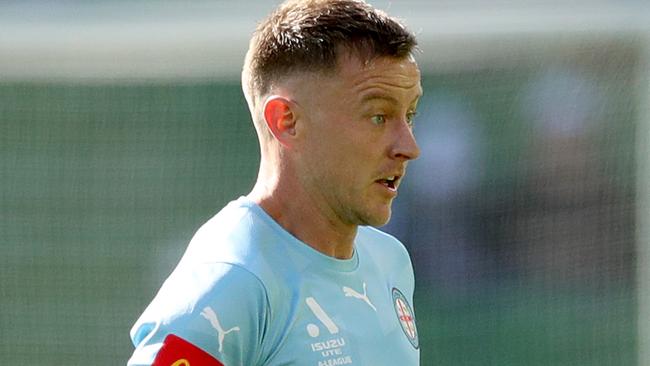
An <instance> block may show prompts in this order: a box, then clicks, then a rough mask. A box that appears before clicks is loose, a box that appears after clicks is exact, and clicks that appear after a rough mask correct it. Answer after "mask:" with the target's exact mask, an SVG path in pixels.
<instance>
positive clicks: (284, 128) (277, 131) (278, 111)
mask: <svg viewBox="0 0 650 366" xmlns="http://www.w3.org/2000/svg"><path fill="white" fill-rule="evenodd" d="M294 108H295V106H294V104H293V103H291V101H289V100H287V99H286V98H283V97H280V96H277V95H274V96H270V97H268V98H267V99H266V102H265V103H264V120H265V121H266V125H267V126H268V128H269V130H270V131H271V133H272V134H273V136H275V138H276V140H278V141H279V142H280V143H281V144H282V145H285V146H286V145H287V144H288V143H289V142H290V140H291V138H292V137H293V136H295V135H296V112H295V110H294Z"/></svg>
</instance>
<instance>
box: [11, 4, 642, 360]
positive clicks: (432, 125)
mask: <svg viewBox="0 0 650 366" xmlns="http://www.w3.org/2000/svg"><path fill="white" fill-rule="evenodd" d="M149 4H151V3H149ZM154 4H155V3H154ZM219 6H222V7H225V5H223V4H221V5H219ZM266 7H269V4H267V3H264V4H263V5H260V6H259V9H258V10H259V11H258V12H261V13H263V11H262V10H264V9H265V8H266ZM400 9H403V8H398V9H397V11H398V12H399V11H400ZM417 10H418V8H417V6H416V7H414V8H413V9H411V10H410V11H408V12H405V13H404V14H405V15H406V16H408V15H411V16H412V17H414V18H417V17H416V14H418V12H417ZM219 16H223V15H219ZM424 18H426V17H424ZM417 19H420V20H419V21H420V22H422V18H417ZM417 19H416V20H415V21H414V22H415V23H416V24H428V23H426V21H425V23H418V20H417ZM407 23H408V19H407ZM21 24H22V23H21ZM249 28H250V29H248V30H249V31H250V30H251V29H252V27H249ZM424 29H425V30H424V31H422V32H421V33H423V34H422V35H421V38H422V39H423V41H421V42H422V48H423V52H422V54H420V55H419V56H418V58H419V63H420V65H421V67H422V69H423V86H424V90H425V97H424V98H423V99H422V102H421V105H420V108H419V109H420V112H419V116H418V119H417V122H416V136H417V138H418V141H419V143H420V144H421V146H422V149H423V155H422V158H421V159H419V160H418V161H416V162H414V163H413V164H412V166H411V170H410V175H409V177H408V178H407V179H406V182H405V184H404V185H403V186H402V189H401V192H400V197H399V198H398V201H397V202H396V204H395V210H394V219H393V220H392V222H391V223H390V224H389V225H388V226H387V227H385V230H387V231H389V232H391V233H393V234H395V235H396V236H397V237H399V238H400V239H402V240H403V241H404V243H405V244H406V245H407V246H408V247H409V250H410V252H411V255H412V257H413V261H414V266H415V270H416V278H417V291H416V299H415V310H416V316H417V318H418V326H419V331H420V337H421V339H420V344H421V345H422V365H425V366H429V365H431V366H433V365H463V366H464V365H540V366H541V365H585V366H592V365H616V366H620V365H638V364H642V362H643V361H642V360H641V359H640V358H639V352H640V351H641V350H640V349H639V344H640V343H641V340H640V339H639V337H640V334H643V332H642V330H643V327H642V324H641V325H640V323H639V322H640V320H639V319H644V318H643V317H642V315H641V314H640V312H639V307H640V303H639V301H640V291H641V290H640V289H642V288H643V286H645V285H644V283H645V281H647V279H645V278H640V277H639V273H640V272H638V271H637V266H638V265H639V261H640V260H639V253H640V250H639V245H640V243H639V242H638V239H637V236H636V235H637V230H638V228H637V221H638V217H637V215H638V214H637V212H638V205H639V197H638V194H639V192H638V191H637V187H638V184H639V183H638V179H639V175H640V173H639V170H638V167H639V166H640V162H639V160H638V151H639V147H638V142H639V137H638V133H639V131H640V130H641V128H642V125H641V123H640V121H642V120H643V118H644V105H643V104H642V103H641V102H640V100H642V99H643V95H644V94H643V93H645V91H646V89H645V86H644V84H643V82H642V81H643V80H645V79H644V77H645V76H644V75H645V74H644V72H645V71H643V70H645V66H644V65H645V61H644V60H645V59H644V57H645V56H644V53H643V52H644V51H643V50H644V44H643V43H642V42H640V40H639V38H638V35H637V34H636V33H618V32H614V33H613V35H612V33H611V32H610V33H607V36H605V37H603V36H589V37H585V35H584V34H582V35H578V36H576V35H575V34H574V35H573V36H569V35H567V34H566V33H563V32H560V33H552V34H550V35H549V34H546V35H544V36H530V35H528V36H526V35H524V36H520V37H521V38H517V39H516V40H514V41H513V40H509V41H506V40H508V39H509V38H508V36H507V35H505V36H504V35H497V36H494V38H492V40H491V41H490V42H491V43H490V42H488V43H490V44H491V45H492V46H493V47H492V48H493V49H496V50H498V52H497V53H501V56H500V57H496V58H494V59H490V60H487V61H486V60H485V58H481V57H477V56H476V55H475V54H464V53H463V52H460V53H458V54H455V56H454V57H456V60H455V61H454V60H447V59H442V60H441V59H440V57H441V56H440V54H439V53H437V52H436V51H435V50H449V49H450V48H449V47H448V46H444V43H445V42H447V41H449V42H451V43H454V42H455V41H453V40H454V38H453V37H450V36H449V34H447V35H446V36H445V37H446V38H444V39H443V41H439V40H438V41H435V42H442V43H441V44H437V43H435V42H434V41H431V37H433V36H432V34H433V35H436V33H431V30H430V29H428V28H424ZM524 33H525V32H524ZM7 39H8V38H6V37H5V38H3V37H0V52H1V53H0V54H2V55H3V57H5V58H4V60H3V61H1V62H4V65H6V64H7V62H8V61H7V60H8V59H10V58H11V57H9V56H10V55H11V53H10V52H8V50H12V48H11V47H10V46H8V43H7V42H6V40H7ZM445 40H446V41H445ZM495 40H496V41H495ZM3 42H4V43H3ZM431 42H433V43H431ZM479 44H482V41H481V40H480V37H479V39H478V40H477V39H475V38H472V41H471V42H468V43H464V44H463V45H464V46H467V47H469V48H471V46H472V45H479ZM531 44H532V45H533V46H531ZM436 45H437V46H439V47H440V48H433V46H436ZM456 46H459V44H456ZM454 47H455V46H454ZM454 47H451V48H454ZM481 47H486V46H485V45H483V46H481ZM455 48H462V47H455ZM488 48H489V47H488ZM472 50H474V51H475V49H474V48H472ZM3 51H4V52H3ZM468 52H469V51H468ZM477 52H478V51H477ZM218 53H219V52H218V50H217V54H218ZM478 53H479V54H482V55H485V54H486V51H480V52H478ZM487 54H488V55H492V56H494V54H493V53H490V52H487ZM19 56H20V55H19ZM16 57H17V59H19V58H20V57H18V56H16ZM233 57H234V56H233ZM235 58H236V57H235ZM488 58H489V57H488ZM458 60H462V61H463V62H459V61H458ZM1 62H0V63H1ZM219 62H221V61H218V60H215V63H219ZM237 62H239V61H237ZM14 64H16V62H14ZM14 64H12V65H14ZM16 65H17V64H16ZM16 65H14V66H16ZM220 65H222V64H220ZM18 66H20V65H17V66H16V67H18ZM73 66H74V65H73ZM48 67H51V68H52V69H55V68H56V67H54V66H48ZM62 67H63V69H65V68H70V67H71V66H70V65H67V66H66V65H63V66H62ZM187 67H188V68H192V67H196V65H194V66H191V65H190V66H187ZM125 68H127V69H128V67H127V66H125ZM45 69H47V68H45ZM4 70H5V71H6V70H9V68H5V69H4ZM39 70H41V71H42V70H44V69H39ZM70 70H74V68H71V69H70ZM161 70H163V71H164V68H162V69H161ZM41 71H38V73H37V74H38V75H37V76H38V77H28V76H25V74H21V73H17V74H10V73H8V72H5V73H4V74H3V73H2V72H0V248H1V255H0V280H1V282H0V284H1V287H0V309H1V311H0V355H2V359H3V361H5V362H6V363H16V364H26V365H30V364H34V365H36V364H42V365H44V364H48V365H82V364H84V365H87V364H93V365H115V364H124V363H125V362H126V360H127V359H128V357H129V356H130V353H131V352H132V349H133V348H132V345H131V344H130V340H129V337H128V332H129V330H130V327H131V325H132V324H133V322H134V321H135V320H136V319H137V317H138V316H139V315H140V313H141V312H142V311H143V310H144V308H145V307H146V305H147V304H148V303H149V301H150V300H151V299H152V297H153V296H154V294H155V292H156V291H157V289H158V287H159V286H160V285H161V284H162V282H163V280H164V279H165V277H166V276H167V275H168V274H169V273H170V272H171V270H172V269H173V267H174V266H175V264H176V262H177V261H178V260H179V258H180V256H181V255H182V253H183V251H184V249H185V246H186V245H187V243H188V242H189V240H190V238H191V237H192V235H193V233H194V231H195V230H196V229H197V228H198V227H199V226H200V225H201V224H202V223H203V222H205V221H206V220H207V219H208V218H210V217H211V216H212V215H213V214H215V213H216V212H217V211H218V210H219V209H220V208H221V207H222V206H223V205H224V204H225V203H227V202H228V201H230V200H232V199H234V198H236V197H238V196H239V195H243V194H246V193H247V192H248V191H249V190H250V188H251V187H252V184H253V182H254V179H255V176H256V173H257V164H258V159H259V158H258V147H257V140H256V137H255V135H254V130H253V127H252V124H251V122H250V118H249V115H248V111H247V108H246V103H245V100H244V98H243V95H242V93H241V91H240V86H239V83H238V82H237V81H236V79H237V70H236V69H228V70H226V71H223V70H221V71H219V73H220V75H221V74H225V75H226V76H223V75H222V76H215V75H213V74H209V73H208V74H209V75H208V76H206V77H197V75H196V74H193V73H190V74H191V75H190V76H187V75H186V74H184V71H182V72H180V74H181V76H180V77H178V76H177V77H173V78H169V79H168V78H165V77H163V78H156V77H151V76H150V75H149V76H147V77H138V74H137V71H129V72H130V74H128V75H126V76H124V75H117V76H116V75H115V74H111V73H110V72H108V76H106V75H103V76H101V75H100V76H99V77H93V76H92V75H91V76H88V75H90V74H88V73H86V71H84V73H83V77H75V76H74V73H72V74H69V75H68V74H65V75H64V74H56V75H55V76H53V77H47V75H48V74H47V70H45V71H44V74H40V72H41ZM170 72H171V71H170ZM91 74H92V73H91ZM145 74H146V72H145ZM199 74H200V73H199ZM16 75H18V76H16ZM62 75H63V76H62ZM66 75H67V76H66ZM129 75H131V76H129ZM133 75H135V76H133ZM183 75H185V76H183ZM199 76H200V75H199Z"/></svg>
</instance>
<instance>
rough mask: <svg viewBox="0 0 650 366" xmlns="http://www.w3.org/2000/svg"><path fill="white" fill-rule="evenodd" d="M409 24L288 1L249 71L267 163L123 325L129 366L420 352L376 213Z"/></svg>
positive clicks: (393, 133) (389, 177) (385, 190)
mask: <svg viewBox="0 0 650 366" xmlns="http://www.w3.org/2000/svg"><path fill="white" fill-rule="evenodd" d="M415 46H416V42H415V38H414V36H413V35H412V34H411V33H409V32H408V31H406V30H405V29H404V27H403V26H402V25H400V24H399V23H398V22H397V21H395V20H394V19H392V18H390V17H388V16H387V15H385V14H384V13H382V12H380V11H377V10H375V9H374V8H372V7H371V6H369V5H368V4H366V3H364V2H362V1H360V0H312V1H304V0H303V1H288V2H286V3H284V4H282V5H281V6H280V7H279V8H278V9H277V10H276V11H275V12H273V13H272V14H271V15H270V16H269V17H268V18H267V19H266V20H265V21H263V22H262V23H261V24H260V25H259V26H258V29H257V30H256V32H255V34H254V36H253V38H252V40H251V43H250V48H249V51H248V54H247V56H246V61H245V66H244V70H243V74H242V83H243V89H244V94H245V95H246V100H247V102H248V105H249V108H250V111H251V115H252V118H253V121H254V124H255V128H256V130H257V133H258V136H259V140H260V147H261V155H262V156H261V163H260V170H259V176H258V179H257V183H256V185H255V187H254V188H253V190H252V192H251V193H250V194H249V195H248V196H246V197H241V198H239V199H238V200H236V201H233V202H231V203H230V204H228V205H227V206H226V207H225V208H223V209H222V210H221V212H219V214H217V215H216V216H215V217H214V218H212V219H211V220H210V221H208V222H207V223H206V224H205V225H204V226H203V227H202V228H201V229H200V230H199V231H198V232H197V233H196V235H195V237H194V238H193V239H192V242H191V243H190V245H189V247H188V249H187V252H186V253H185V255H184V256H183V258H182V260H181V262H180V263H179V265H178V267H177V268H176V269H175V270H174V272H173V273H172V274H171V276H170V277H169V278H168V279H167V281H166V282H165V284H164V285H163V287H162V288H161V290H160V291H159V293H158V294H157V296H156V298H155V299H154V300H153V302H152V303H151V304H150V305H149V307H148V308H147V309H146V311H145V312H144V313H143V314H142V316H141V317H140V319H139V320H138V321H137V323H136V324H135V325H134V327H133V329H132V331H131V337H132V340H133V343H134V345H135V346H136V349H135V352H134V354H133V356H132V357H131V359H130V361H129V364H130V365H151V364H153V365H176V366H178V365H192V366H195V365H226V366H236V365H240V366H253V365H268V366H275V365H315V366H320V365H328V366H329V365H347V364H350V365H395V364H401V365H418V364H419V342H418V334H417V329H416V325H415V318H414V313H413V308H412V296H413V287H414V279H413V270H412V266H411V262H410V260H409V257H408V254H407V252H406V250H405V249H404V247H403V246H402V244H401V243H400V242H398V241H397V240H396V239H394V238H393V237H391V236H389V235H387V234H384V233H382V232H380V231H378V230H376V229H374V228H372V227H371V226H380V225H383V224H385V223H386V222H387V221H388V219H389V218H390V214H391V203H392V201H393V199H394V198H395V196H396V195H397V188H398V186H399V184H400V182H401V179H402V177H403V176H404V173H405V169H406V165H407V163H408V161H409V160H412V159H415V158H416V157H417V156H418V154H419V149H418V146H417V144H416V142H415V139H414V137H413V133H412V119H413V116H414V114H415V109H416V104H417V101H418V99H419V97H420V95H421V93H422V89H421V86H420V73H419V70H418V67H417V65H416V63H415V61H414V60H413V57H412V52H413V50H414V48H415Z"/></svg>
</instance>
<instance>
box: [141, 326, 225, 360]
mask: <svg viewBox="0 0 650 366" xmlns="http://www.w3.org/2000/svg"><path fill="white" fill-rule="evenodd" d="M151 366H223V364H222V363H221V362H219V360H217V359H216V358H214V357H212V356H211V355H210V354H209V353H207V352H205V351H204V350H202V349H200V348H199V347H197V346H195V345H193V344H192V343H190V342H188V341H186V340H184V339H183V338H181V337H178V336H175V335H173V334H170V335H168V336H167V337H165V340H164V341H163V345H162V347H161V348H160V350H159V351H158V355H157V356H156V359H155V360H154V361H153V364H152V365H151Z"/></svg>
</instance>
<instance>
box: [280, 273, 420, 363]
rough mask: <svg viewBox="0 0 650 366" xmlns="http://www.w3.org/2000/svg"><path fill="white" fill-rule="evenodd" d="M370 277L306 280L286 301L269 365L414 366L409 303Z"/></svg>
mask: <svg viewBox="0 0 650 366" xmlns="http://www.w3.org/2000/svg"><path fill="white" fill-rule="evenodd" d="M402 291H403V290H402V289H400V288H399V284H394V283H387V282H385V281H384V282H380V281H375V280H373V279H371V278H358V277H350V278H342V279H338V280H331V281H323V280H322V279H318V278H313V279H309V278H307V279H305V280H304V281H302V282H301V283H300V284H299V285H298V286H296V288H295V291H294V293H293V295H292V296H291V299H287V303H286V308H283V309H282V310H280V311H286V314H285V317H284V318H285V319H286V321H283V322H279V323H278V324H271V327H275V326H280V327H282V329H274V330H273V331H274V332H276V334H277V335H279V337H277V338H276V339H278V343H277V345H276V346H277V347H276V348H275V352H274V354H273V355H272V356H271V362H270V363H269V365H305V366H311V365H313V366H333V365H395V364H401V365H409V366H410V365H418V364H419V344H418V335H417V328H416V323H415V315H414V313H413V308H412V305H411V303H410V298H408V297H407V296H405V294H404V293H403V292H402Z"/></svg>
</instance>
